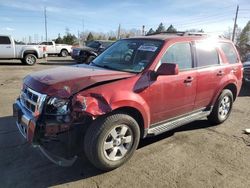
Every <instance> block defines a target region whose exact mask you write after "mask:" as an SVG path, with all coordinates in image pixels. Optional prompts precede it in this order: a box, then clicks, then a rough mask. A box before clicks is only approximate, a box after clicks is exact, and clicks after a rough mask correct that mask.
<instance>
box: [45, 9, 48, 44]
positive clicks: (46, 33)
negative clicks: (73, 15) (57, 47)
mask: <svg viewBox="0 0 250 188" xmlns="http://www.w3.org/2000/svg"><path fill="white" fill-rule="evenodd" d="M44 20H45V40H46V42H48V30H47V11H46V7H44Z"/></svg>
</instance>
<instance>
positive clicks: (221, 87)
mask: <svg viewBox="0 0 250 188" xmlns="http://www.w3.org/2000/svg"><path fill="white" fill-rule="evenodd" d="M225 80H227V81H223V80H222V82H224V83H223V84H220V87H219V88H218V89H217V90H216V91H217V92H215V93H214V96H213V100H212V101H211V105H212V106H213V105H214V104H215V102H216V100H217V99H218V97H219V95H220V94H221V92H222V90H223V89H224V88H225V87H226V86H228V85H229V84H233V85H234V86H235V87H236V89H237V92H236V95H238V93H239V87H238V83H237V82H236V79H234V78H230V79H229V78H225ZM240 84H241V83H240Z"/></svg>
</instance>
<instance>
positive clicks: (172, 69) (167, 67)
mask: <svg viewBox="0 0 250 188" xmlns="http://www.w3.org/2000/svg"><path fill="white" fill-rule="evenodd" d="M177 74H179V68H178V65H177V64H173V63H162V64H161V65H160V67H159V68H158V69H157V71H156V75H157V76H159V75H177Z"/></svg>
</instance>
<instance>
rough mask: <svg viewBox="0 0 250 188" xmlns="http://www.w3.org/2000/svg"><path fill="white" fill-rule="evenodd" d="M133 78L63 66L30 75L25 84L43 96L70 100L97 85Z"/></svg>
mask: <svg viewBox="0 0 250 188" xmlns="http://www.w3.org/2000/svg"><path fill="white" fill-rule="evenodd" d="M132 76H134V74H132V73H127V72H120V71H113V70H107V69H102V68H99V67H94V66H89V65H78V66H63V67H58V68H53V69H47V70H43V71H39V72H36V73H33V74H30V75H28V76H26V77H25V78H24V84H25V85H26V86H28V87H30V88H31V89H33V90H34V91H37V92H39V93H42V94H47V95H49V96H56V97H60V98H68V97H70V96H71V95H73V94H75V93H77V92H79V91H80V90H83V89H85V88H87V87H89V86H92V85H94V84H96V83H100V82H105V81H112V80H117V79H122V78H128V77H132Z"/></svg>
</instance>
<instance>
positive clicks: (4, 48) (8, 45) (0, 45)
mask: <svg viewBox="0 0 250 188" xmlns="http://www.w3.org/2000/svg"><path fill="white" fill-rule="evenodd" d="M45 56H46V50H45V48H43V47H42V46H36V45H34V46H32V45H23V44H16V42H15V40H14V38H13V37H11V36H8V35H0V59H20V60H21V62H22V63H23V64H26V65H34V64H35V63H36V61H37V59H41V58H44V57H45Z"/></svg>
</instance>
